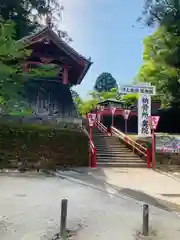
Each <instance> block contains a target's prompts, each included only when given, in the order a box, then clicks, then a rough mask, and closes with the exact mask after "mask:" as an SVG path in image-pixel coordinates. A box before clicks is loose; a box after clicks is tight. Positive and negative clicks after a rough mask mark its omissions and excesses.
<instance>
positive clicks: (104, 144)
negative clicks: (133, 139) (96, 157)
mask: <svg viewBox="0 0 180 240" xmlns="http://www.w3.org/2000/svg"><path fill="white" fill-rule="evenodd" d="M94 144H95V146H96V147H97V146H100V147H104V146H109V147H122V148H127V147H126V145H125V144H122V143H115V144H112V143H108V142H105V143H102V142H95V141H94Z"/></svg>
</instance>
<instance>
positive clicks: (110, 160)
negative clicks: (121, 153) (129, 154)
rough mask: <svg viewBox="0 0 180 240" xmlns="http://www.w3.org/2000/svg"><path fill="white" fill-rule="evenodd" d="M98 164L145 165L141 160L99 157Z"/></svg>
mask: <svg viewBox="0 0 180 240" xmlns="http://www.w3.org/2000/svg"><path fill="white" fill-rule="evenodd" d="M97 162H134V163H139V162H141V163H145V161H143V160H142V159H140V158H106V157H100V158H99V157H98V158H97Z"/></svg>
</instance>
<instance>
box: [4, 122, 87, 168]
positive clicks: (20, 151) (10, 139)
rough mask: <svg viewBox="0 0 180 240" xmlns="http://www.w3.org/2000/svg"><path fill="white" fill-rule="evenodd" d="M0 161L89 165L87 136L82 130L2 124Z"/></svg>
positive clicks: (42, 164) (41, 164) (52, 165)
mask: <svg viewBox="0 0 180 240" xmlns="http://www.w3.org/2000/svg"><path fill="white" fill-rule="evenodd" d="M0 162H1V165H2V164H3V166H7V165H8V163H10V162H15V164H16V166H17V165H18V163H25V162H26V163H27V164H28V165H29V166H30V165H31V166H37V165H40V166H41V167H42V166H43V167H53V168H55V167H56V166H57V165H59V166H87V162H88V137H87V136H86V135H85V134H84V133H83V132H81V131H80V130H73V129H59V128H57V129H56V128H52V127H51V126H45V125H27V124H23V125H22V124H10V123H8V124H1V125H0Z"/></svg>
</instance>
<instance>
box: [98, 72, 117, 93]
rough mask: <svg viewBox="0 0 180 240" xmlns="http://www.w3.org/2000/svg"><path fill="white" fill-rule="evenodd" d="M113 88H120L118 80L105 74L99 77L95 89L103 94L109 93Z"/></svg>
mask: <svg viewBox="0 0 180 240" xmlns="http://www.w3.org/2000/svg"><path fill="white" fill-rule="evenodd" d="M112 88H118V85H117V82H116V80H115V79H114V78H113V76H112V75H111V74H110V73H107V72H104V73H102V74H100V75H99V77H98V78H97V79H96V83H95V86H94V89H95V90H96V91H97V92H99V93H101V92H108V91H110V90H111V89H112Z"/></svg>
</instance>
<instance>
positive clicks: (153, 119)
mask: <svg viewBox="0 0 180 240" xmlns="http://www.w3.org/2000/svg"><path fill="white" fill-rule="evenodd" d="M159 119H160V117H159V116H149V117H148V121H149V126H150V128H151V131H152V135H151V136H152V168H155V165H156V149H155V146H156V143H155V141H156V135H155V133H154V131H155V130H156V129H157V125H158V122H159Z"/></svg>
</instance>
